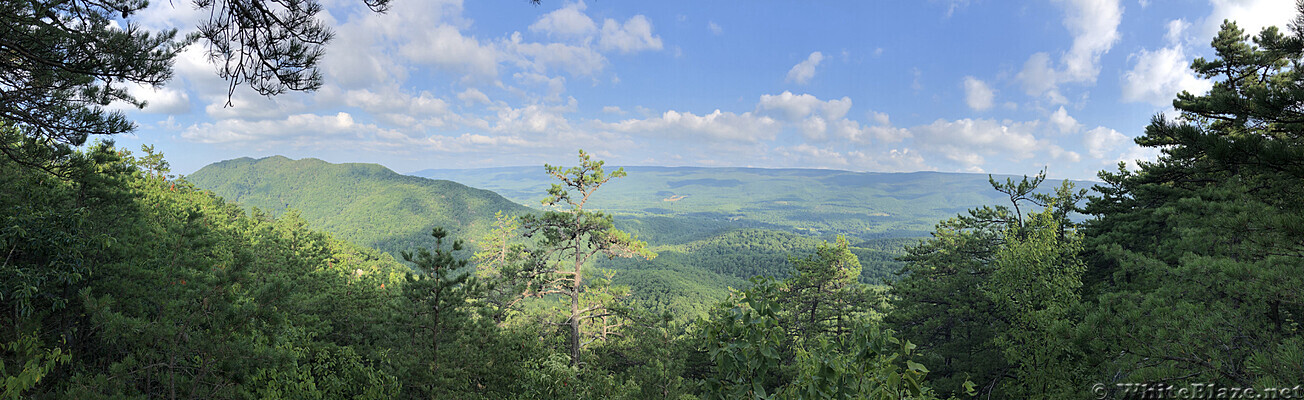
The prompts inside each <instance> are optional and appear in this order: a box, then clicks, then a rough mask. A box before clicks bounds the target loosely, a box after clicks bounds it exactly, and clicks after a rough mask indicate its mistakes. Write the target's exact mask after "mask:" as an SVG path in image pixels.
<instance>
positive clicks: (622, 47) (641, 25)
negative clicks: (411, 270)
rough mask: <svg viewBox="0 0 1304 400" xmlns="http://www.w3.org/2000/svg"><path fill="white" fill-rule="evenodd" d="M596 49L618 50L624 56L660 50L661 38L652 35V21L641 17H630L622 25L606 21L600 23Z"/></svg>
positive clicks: (612, 20) (610, 20) (614, 21)
mask: <svg viewBox="0 0 1304 400" xmlns="http://www.w3.org/2000/svg"><path fill="white" fill-rule="evenodd" d="M598 47H600V48H602V49H603V50H605V51H610V50H619V51H620V52H621V53H625V54H629V53H636V52H640V51H643V50H661V37H660V36H656V35H653V34H652V21H650V20H648V19H647V17H645V16H643V15H635V16H633V17H630V18H629V19H628V20H625V23H623V24H622V23H619V22H616V20H614V19H607V20H606V21H603V22H602V36H601V38H599V39H598Z"/></svg>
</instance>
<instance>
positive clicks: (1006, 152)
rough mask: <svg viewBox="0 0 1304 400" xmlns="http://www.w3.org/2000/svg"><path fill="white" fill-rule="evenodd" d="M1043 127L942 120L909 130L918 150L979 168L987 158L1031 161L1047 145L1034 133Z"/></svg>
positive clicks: (1033, 122) (984, 120)
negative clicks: (995, 157)
mask: <svg viewBox="0 0 1304 400" xmlns="http://www.w3.org/2000/svg"><path fill="white" fill-rule="evenodd" d="M1039 128H1040V123H1039V122H1038V121H1032V122H1015V123H1003V122H999V121H995V120H990V119H968V118H965V119H961V120H955V121H947V120H943V119H939V120H936V121H934V122H933V123H932V124H929V125H922V126H916V127H912V128H910V131H911V133H913V135H914V138H915V146H916V147H920V148H922V149H924V150H928V151H931V152H936V153H939V154H941V155H942V156H943V157H945V158H947V159H949V160H951V161H954V162H956V163H958V164H960V165H962V166H977V165H982V164H984V163H985V162H986V159H985V157H990V156H1003V157H1005V158H1007V159H1009V160H1013V161H1018V160H1024V159H1027V158H1030V157H1032V156H1033V155H1034V154H1035V153H1036V152H1037V151H1039V150H1043V149H1044V147H1046V144H1045V143H1044V142H1042V141H1039V140H1038V139H1037V137H1036V136H1035V135H1034V134H1033V132H1036V131H1038V130H1039Z"/></svg>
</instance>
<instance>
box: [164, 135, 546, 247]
mask: <svg viewBox="0 0 1304 400" xmlns="http://www.w3.org/2000/svg"><path fill="white" fill-rule="evenodd" d="M186 180H187V181H189V182H191V183H194V184H195V185H196V186H198V187H201V188H204V189H208V190H212V191H213V193H215V194H217V195H218V196H221V197H222V198H225V199H228V200H230V201H233V202H236V203H239V204H241V205H243V206H246V207H256V208H258V209H260V210H262V211H264V212H268V213H271V214H274V215H280V214H281V213H283V212H285V211H286V210H291V209H293V210H297V211H298V212H300V213H301V215H302V217H303V219H304V220H305V221H308V223H309V224H311V226H312V227H313V229H318V230H323V231H327V232H331V233H334V234H335V235H336V236H338V237H340V238H342V239H346V240H349V241H352V242H354V243H358V244H362V245H365V246H370V247H375V248H378V249H381V250H383V251H387V252H389V253H391V254H393V255H395V256H397V254H398V252H400V251H404V250H410V249H413V248H417V247H429V246H430V245H431V244H433V242H432V241H431V239H430V237H429V232H430V228H431V227H434V226H442V227H444V228H446V229H448V230H449V231H450V232H451V233H452V234H453V235H455V236H457V237H464V238H479V237H480V236H483V235H484V234H485V233H488V232H489V227H490V225H491V224H492V223H493V220H494V213H497V212H500V211H501V212H505V213H507V214H511V215H518V214H521V213H524V212H528V211H529V209H527V208H525V207H522V206H520V205H518V204H516V203H513V202H511V201H509V200H507V199H504V198H503V197H502V196H499V195H497V194H495V193H493V192H490V191H487V190H480V189H475V188H470V187H466V186H465V185H462V184H459V183H455V182H449V181H440V180H432V179H423V178H417V177H412V176H407V175H400V174H397V173H395V172H394V171H390V170H389V169H387V168H385V167H382V166H379V165H376V164H331V163H327V162H325V161H321V160H317V159H303V160H291V159H288V158H285V157H279V156H277V157H268V158H262V159H257V160H255V159H251V158H241V159H235V160H227V161H222V162H219V163H214V164H212V165H209V166H207V167H204V168H203V169H200V170H199V171H196V172H195V173H193V174H190V175H189V176H186Z"/></svg>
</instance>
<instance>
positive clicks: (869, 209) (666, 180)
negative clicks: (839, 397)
mask: <svg viewBox="0 0 1304 400" xmlns="http://www.w3.org/2000/svg"><path fill="white" fill-rule="evenodd" d="M626 171H629V173H630V174H629V178H628V179H626V180H623V181H615V182H612V183H611V184H610V187H609V188H607V189H606V191H605V193H603V194H602V197H601V198H597V199H594V206H595V207H598V208H601V209H603V210H606V211H608V212H611V213H614V214H616V215H617V216H622V217H624V216H628V217H635V218H642V217H650V216H661V217H692V218H701V219H706V220H711V221H717V222H723V223H727V224H729V225H730V226H732V227H735V228H765V229H777V230H782V231H788V232H792V233H798V234H802V235H807V236H822V237H825V238H828V239H831V238H833V237H834V236H836V235H845V236H848V237H853V238H858V239H861V240H869V239H877V238H884V237H922V236H927V235H928V232H929V231H930V230H931V229H932V226H933V224H934V223H936V222H937V221H938V220H941V219H945V218H947V217H949V216H952V215H955V213H958V212H962V211H964V210H967V209H970V208H973V207H977V206H980V205H983V204H991V203H993V202H996V201H1000V200H1001V198H1000V194H999V193H993V192H992V191H991V190H990V189H991V185H989V184H988V183H987V178H988V176H987V175H985V174H962V173H939V172H913V173H874V172H849V171H838V170H820V169H766V168H702V167H641V166H635V167H627V168H626ZM541 172H542V171H541V169H540V168H539V167H500V168H482V169H443V170H437V169H427V170H422V171H417V172H413V173H412V175H416V176H422V177H427V178H433V179H447V180H451V181H454V182H460V183H463V184H466V185H468V186H472V187H477V188H482V189H488V190H492V191H494V192H497V193H499V194H501V195H503V196H505V197H507V198H508V199H511V200H512V201H515V202H517V203H520V204H524V205H526V206H530V207H538V204H539V195H538V194H539V193H543V192H544V191H546V190H547V189H548V187H549V185H551V182H549V181H548V180H547V176H546V175H543V174H542V173H541ZM996 178H997V179H1001V180H1003V179H1005V178H1008V177H1007V176H996ZM1058 184H1059V181H1056V180H1052V181H1050V182H1049V183H1048V185H1058Z"/></svg>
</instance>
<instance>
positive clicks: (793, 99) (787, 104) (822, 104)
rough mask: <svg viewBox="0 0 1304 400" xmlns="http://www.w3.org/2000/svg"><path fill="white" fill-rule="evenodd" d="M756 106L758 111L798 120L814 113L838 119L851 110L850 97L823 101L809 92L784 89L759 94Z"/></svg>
mask: <svg viewBox="0 0 1304 400" xmlns="http://www.w3.org/2000/svg"><path fill="white" fill-rule="evenodd" d="M756 108H757V110H758V111H762V112H773V113H776V114H778V115H780V116H783V117H784V118H786V119H788V120H798V119H801V118H803V117H806V116H808V115H811V114H814V113H819V114H821V115H822V116H824V117H826V118H829V119H840V118H842V117H844V116H846V115H847V111H850V110H851V98H850V97H843V98H841V99H833V100H829V101H824V100H820V99H819V98H817V97H815V96H812V95H809V94H793V93H792V92H790V91H786V90H785V91H784V92H783V93H780V94H775V95H770V94H765V95H761V99H760V101H759V102H757V103H756Z"/></svg>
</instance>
